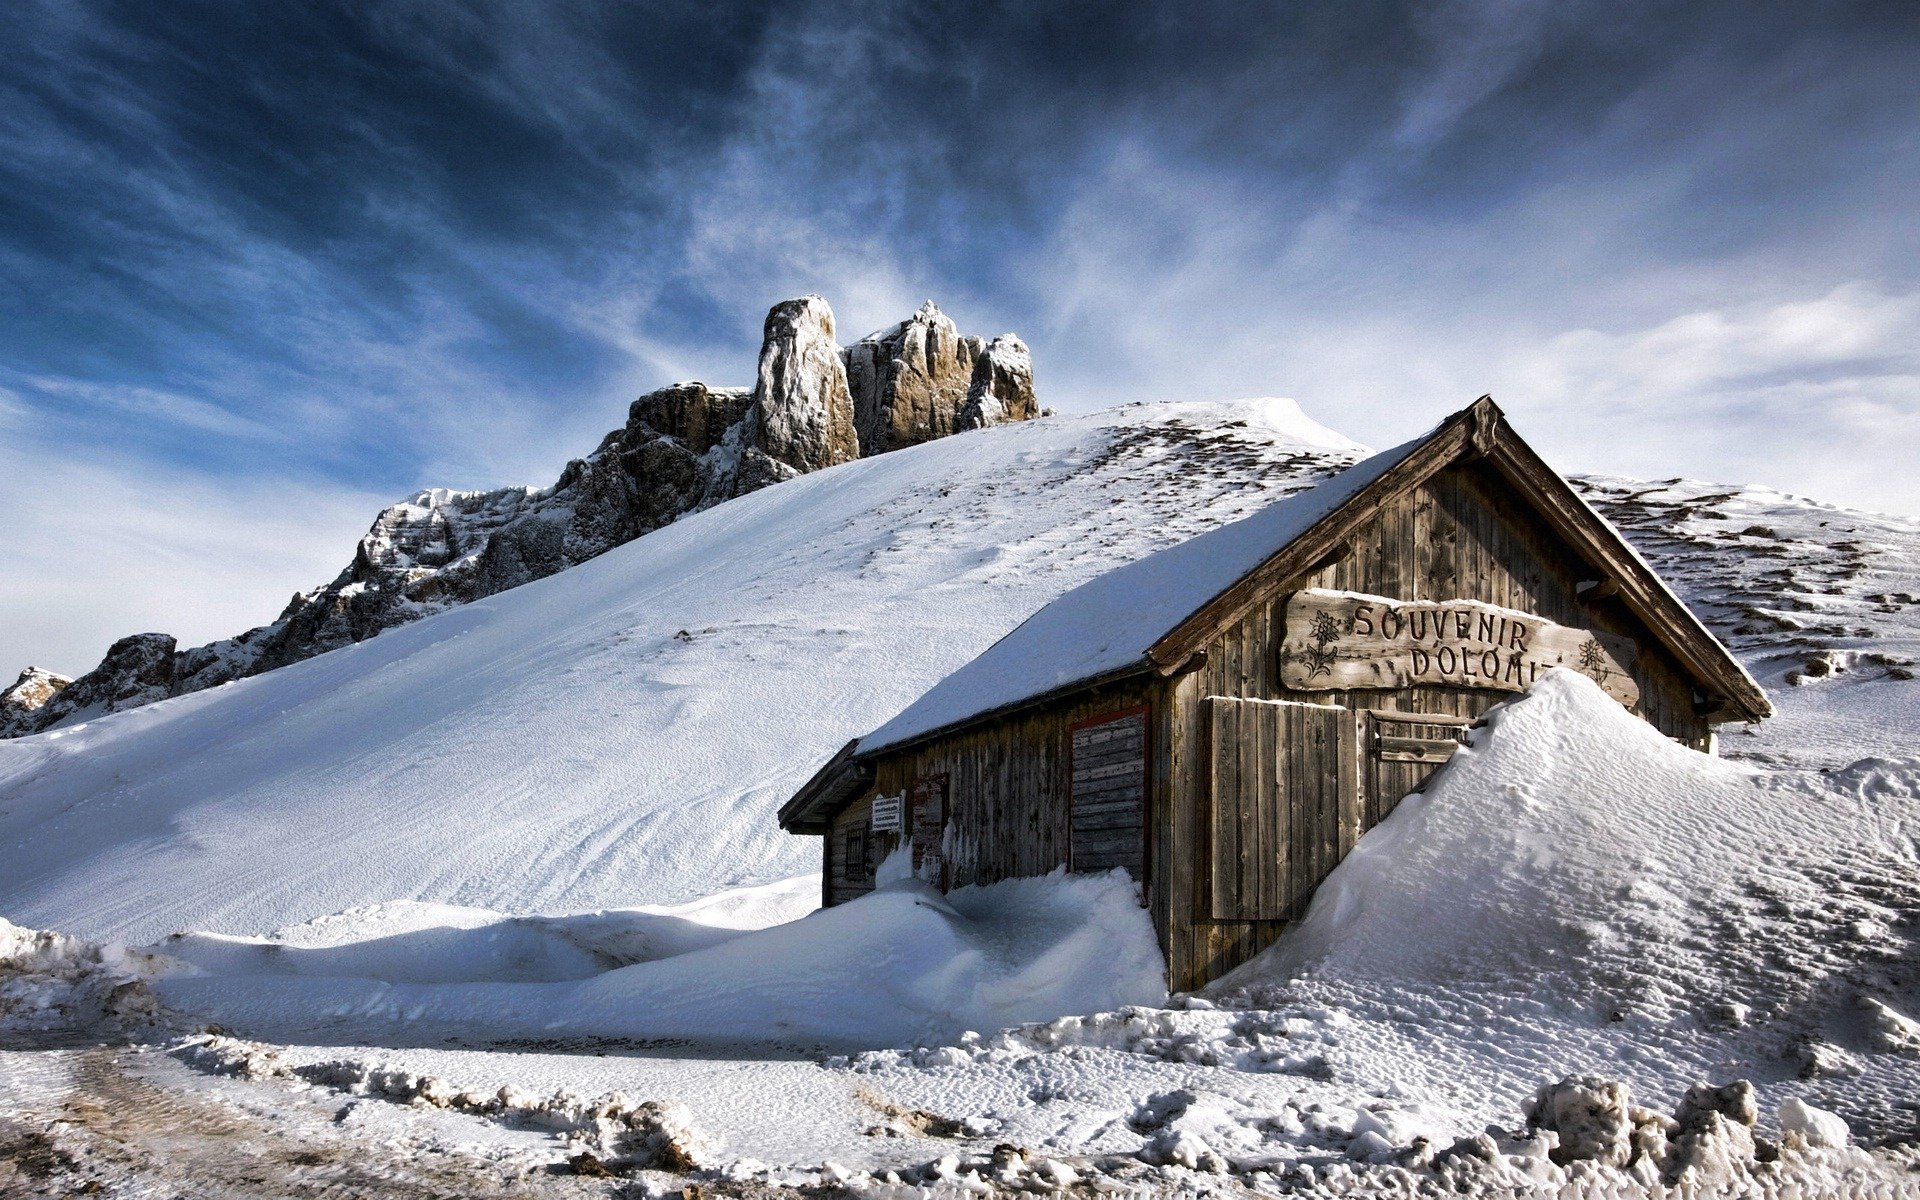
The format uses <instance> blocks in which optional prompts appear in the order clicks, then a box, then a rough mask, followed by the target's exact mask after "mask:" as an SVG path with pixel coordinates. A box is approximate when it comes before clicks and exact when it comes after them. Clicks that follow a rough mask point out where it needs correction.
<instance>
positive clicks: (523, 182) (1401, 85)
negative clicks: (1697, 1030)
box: [0, 0, 1920, 586]
mask: <svg viewBox="0 0 1920 1200" xmlns="http://www.w3.org/2000/svg"><path fill="white" fill-rule="evenodd" d="M0 39H3V40H4V43H5V45H6V46H7V47H8V54H7V56H6V58H5V60H4V63H0V389H4V390H0V401H4V402H5V404H4V405H0V408H5V410H6V411H10V412H12V413H13V414H14V416H13V419H12V423H11V424H10V426H9V428H10V430H11V431H12V432H11V434H10V436H12V437H14V438H15V441H16V444H25V443H26V442H32V443H33V444H34V445H35V446H37V447H39V448H40V449H41V450H42V451H43V452H45V453H47V454H55V455H65V456H67V457H69V458H73V459H76V460H86V459H87V458H88V457H89V456H95V457H97V456H99V455H101V454H105V453H107V452H109V451H111V452H112V453H113V454H115V455H121V456H129V457H128V459H127V461H132V462H140V461H147V462H150V463H152V464H154V465H155V467H156V469H161V468H164V469H166V470H168V471H185V472H188V473H189V474H193V475H196V476H198V477H204V478H207V479H210V480H217V479H221V478H241V477H273V476H276V475H279V474H292V475H295V476H299V477H301V478H303V479H305V480H306V481H307V482H308V483H310V484H312V485H313V486H337V487H341V488H353V489H373V490H375V491H379V492H386V493H398V492H401V491H404V490H407V489H409V488H411V487H414V486H417V485H419V484H424V483H442V482H444V483H451V484H456V485H469V486H477V485H485V484H494V483H499V482H504V481H506V480H508V479H533V480H538V479H541V478H545V477H548V476H550V475H551V473H552V471H553V470H554V469H555V468H556V467H557V465H558V462H559V459H560V458H561V457H562V456H563V455H564V454H566V453H568V452H570V451H577V450H578V449H579V448H580V447H582V446H584V445H587V444H590V443H591V442H592V440H593V439H594V437H595V436H596V435H597V433H598V432H599V431H600V430H602V429H603V428H605V427H607V426H609V425H610V424H611V423H612V422H613V421H614V420H615V419H616V418H617V415H618V413H619V411H620V406H621V405H622V404H623V402H624V400H625V399H626V398H627V397H628V396H629V395H630V394H631V393H633V392H634V391H637V390H639V389H640V388H643V387H646V386H651V385H655V384H658V383H661V382H665V381H667V380H668V379H670V378H674V377H680V376H685V375H705V376H708V377H710V378H717V379H719V380H722V381H727V382H737V381H742V380H744V379H746V378H747V376H748V372H749V371H750V369H751V355H752V352H753V347H754V344H755V342H756V340H757V334H758V328H759V316H760V313H761V311H763V310H764V307H765V306H766V305H767V304H768V303H770V302H771V301H773V300H774V299H777V298H779V297H781V296H784V295H789V294H796V293H799V292H804V291H820V292H823V293H825V294H826V295H828V296H829V297H830V298H831V299H832V300H833V302H834V304H835V306H836V308H837V309H838V310H839V312H840V314H841V317H842V327H843V333H844V334H845V335H847V336H857V335H858V333H860V332H863V331H864V330H865V329H866V328H869V327H873V326H877V325H879V324H881V323H883V322H885V321H888V320H891V319H894V318H897V317H898V316H899V315H900V313H901V312H903V311H905V310H906V309H908V308H910V307H912V306H913V305H915V304H917V303H918V302H919V301H920V300H921V299H924V298H926V297H928V296H933V297H935V298H937V299H939V300H940V301H941V302H942V303H943V304H944V305H946V306H947V307H948V308H949V309H950V310H952V311H954V312H955V313H956V314H957V315H958V316H959V317H960V318H961V319H962V321H963V323H965V324H967V325H968V327H969V328H974V329H982V330H985V331H989V332H994V331H998V330H1000V329H1003V328H1017V329H1019V330H1020V331H1021V332H1022V333H1023V334H1024V335H1026V336H1027V337H1028V339H1029V340H1030V341H1031V342H1032V343H1033V344H1034V346H1035V350H1036V355H1037V358H1038V361H1039V364H1040V373H1041V383H1042V386H1043V388H1045V389H1047V390H1048V393H1049V398H1050V399H1052V400H1053V401H1054V402H1056V403H1060V404H1063V405H1066V406H1069V407H1072V406H1088V405H1093V404H1099V403H1106V402H1114V401H1119V400H1126V399H1137V398H1153V397H1156V396H1170V395H1190V394H1195V393H1206V394H1219V393H1234V392H1239V393H1253V392H1271V391H1285V392H1290V393H1292V394H1295V395H1297V396H1298V397H1299V398H1300V399H1301V400H1302V401H1303V402H1305V403H1306V404H1307V406H1308V407H1309V409H1310V410H1312V411H1315V412H1316V413H1317V414H1318V415H1321V416H1323V417H1325V418H1326V419H1328V420H1329V421H1331V422H1332V423H1334V424H1336V425H1339V426H1342V427H1343V428H1347V429H1348V430H1349V431H1350V432H1353V433H1355V434H1357V435H1359V436H1362V437H1368V438H1374V439H1378V440H1383V441H1384V440H1386V439H1387V438H1389V437H1395V436H1399V435H1401V434H1404V433H1407V432H1411V430H1412V428H1413V427H1416V426H1417V425H1419V424H1421V423H1423V422H1425V421H1427V420H1430V419H1431V418H1432V417H1433V416H1434V415H1436V414H1437V412H1439V411H1441V410H1443V409H1445V408H1447V407H1450V406H1452V405H1454V404H1456V403H1458V402H1461V401H1463V400H1465V399H1470V398H1471V397H1472V395H1475V394H1478V392H1480V391H1483V390H1488V389H1489V388H1492V389H1495V390H1500V391H1503V392H1504V395H1503V398H1505V399H1508V400H1509V401H1510V406H1511V407H1513V408H1514V409H1515V410H1516V411H1518V412H1520V413H1522V414H1523V415H1524V414H1526V413H1528V412H1529V411H1530V410H1531V411H1532V412H1534V413H1537V414H1538V417H1537V419H1538V420H1539V421H1540V422H1541V423H1542V425H1543V426H1544V427H1545V429H1546V430H1547V431H1548V435H1547V436H1548V440H1549V442H1550V443H1551V441H1552V439H1553V437H1555V436H1558V435H1557V434H1555V433H1554V432H1553V431H1554V430H1560V429H1566V430H1574V429H1577V428H1581V427H1583V424H1582V423H1583V421H1585V420H1586V417H1587V414H1586V413H1585V411H1584V409H1582V406H1583V405H1584V406H1585V409H1592V408H1593V407H1594V406H1596V405H1603V404H1604V405H1611V406H1613V409H1612V411H1616V412H1627V411H1634V412H1645V411H1649V410H1650V409H1652V408H1659V407H1660V406H1662V405H1665V406H1667V407H1668V408H1676V407H1677V408H1681V409H1684V408H1686V407H1687V406H1688V405H1689V403H1690V402H1692V401H1700V404H1699V406H1698V407H1699V408H1700V411H1702V412H1711V413H1713V414H1714V419H1715V420H1717V421H1720V422H1722V426H1714V427H1711V428H1706V427H1702V428H1700V429H1688V428H1685V427H1678V428H1667V427H1666V426H1663V427H1662V429H1663V433H1662V436H1663V438H1664V439H1666V440H1665V441H1664V442H1663V443H1662V445H1658V446H1654V447H1652V448H1651V449H1648V448H1644V447H1643V448H1640V449H1638V450H1634V451H1632V452H1629V451H1628V450H1625V449H1620V448H1607V449H1604V450H1602V449H1596V448H1594V447H1593V446H1590V445H1589V444H1587V443H1586V442H1582V441H1579V440H1577V439H1575V438H1573V437H1572V436H1571V435H1568V436H1567V438H1566V439H1565V440H1564V441H1563V442H1562V443H1561V444H1558V445H1553V444H1550V445H1549V449H1550V450H1552V451H1555V452H1556V453H1558V454H1559V455H1561V456H1562V457H1563V458H1570V459H1571V460H1572V465H1575V466H1592V467H1600V468H1612V469H1620V470H1638V469H1656V468H1657V469H1660V470H1662V471H1663V473H1668V474H1671V473H1675V472H1677V471H1681V470H1686V471H1690V472H1692V473H1695V474H1714V473H1722V474H1751V475H1756V476H1759V477H1762V478H1765V479H1767V480H1768V481H1770V482H1775V483H1780V484H1784V485H1787V486H1793V487H1798V488H1801V489H1803V490H1816V491H1817V490H1825V491H1826V492H1828V494H1830V495H1832V496H1833V497H1834V498H1837V499H1849V498H1851V499H1856V500H1867V501H1871V502H1874V503H1878V504H1880V505H1882V506H1885V507H1907V508H1920V497H1916V496H1914V495H1913V494H1912V493H1911V492H1900V491H1898V490H1897V489H1898V488H1899V487H1901V486H1910V485H1896V484H1892V483H1887V482H1885V480H1887V479H1891V478H1894V473H1891V472H1876V473H1875V478H1876V480H1879V482H1874V483H1872V484H1870V485H1869V484H1861V485H1859V486H1857V487H1856V486H1854V483H1853V480H1852V477H1851V476H1850V475H1849V474H1848V473H1847V470H1846V468H1845V467H1844V465H1843V464H1844V463H1845V461H1846V454H1845V452H1844V444H1845V442H1846V439H1848V438H1854V439H1858V438H1859V437H1860V436H1861V427H1860V422H1862V421H1867V420H1872V421H1875V422H1878V423H1879V426H1878V438H1877V440H1878V441H1880V442H1883V443H1885V444H1886V445H1887V446H1888V447H1890V448H1889V449H1888V450H1887V451H1886V452H1887V453H1889V454H1895V453H1901V454H1911V453H1913V452H1916V451H1920V399H1916V398H1915V397H1914V385H1913V382H1912V380H1913V377H1914V376H1915V375H1916V374H1920V371H1916V369H1915V367H1914V363H1913V358H1912V353H1913V352H1912V350H1911V346H1912V344H1913V343H1912V340H1911V338H1910V337H1908V335H1909V334H1910V333H1911V332H1912V330H1911V328H1910V326H1909V324H1905V323H1903V322H1911V320H1912V319H1913V317H1912V310H1911V306H1910V305H1909V304H1908V299H1909V298H1910V296H1911V295H1912V294H1913V293H1915V292H1916V291H1920V281H1916V279H1915V278H1914V275H1915V268H1914V267H1913V266H1912V265H1911V264H1912V263H1913V262H1914V261H1916V251H1920V245H1916V244H1915V243H1916V233H1915V228H1916V222H1914V221H1913V220H1912V196H1913V194H1914V191H1915V185H1916V184H1920V143H1916V141H1915V139H1914V137H1913V134H1912V128H1913V125H1912V113H1913V79H1914V78H1915V77H1916V75H1920V71H1916V67H1920V9H1916V8H1915V7H1914V6H1913V5H1912V4H1911V3H1908V2H1905V0H1901V2H1897V3H1884V4H1846V3H1835V4H1814V5H1808V4H1784V3H1755V2H1752V0H1707V2H1703V3H1693V4H1686V5H1671V4H1654V3H1625V4H1620V3H1605V4H1603V3H1598V2H1597V0H1572V2H1552V0H1469V2H1465V3H1443V4H1432V3H1413V2H1411V0H1408V2H1397V3H1388V2H1384V0H1355V2H1353V3H1344V4H1331V5H1329V4H1288V5H1247V4H1204V3H1201V4H1182V5H1146V4H1126V3H1111V2H1103V3H1061V4H1034V3H1001V4H966V5H957V4H956V5H944V4H919V5H912V6H905V5H892V4H880V3H788V4H780V5H775V4H765V3H762V4H753V3H742V4H727V5H713V4H705V3H649V4H611V3H602V2H579V3H544V4H535V3H522V2H518V0H501V2H498V3H451V2H447V3H428V2H399V0H355V2H352V3H347V2H340V3H317V2H316V3H303V4H254V3H242V2H238V0H235V2H231V3H187V2H183V3H170V4H164V5H160V4H151V3H137V2H131V0H129V2H125V3H106V2H92V3H87V2H81V3H69V2H66V0H23V2H22V3H19V4H14V5H10V6H7V8H6V9H5V11H4V13H0ZM1840 320H1853V321H1862V322H1865V326H1864V327H1866V328H1870V329H1871V330H1873V331H1875V333H1874V339H1877V340H1874V339H1868V340H1867V341H1865V342H1862V341H1861V340H1860V338H1858V337H1857V336H1854V337H1849V338H1838V336H1837V335H1835V337H1834V338H1833V339H1830V340H1834V341H1836V342H1844V343H1845V344H1843V345H1842V344H1834V345H1827V344H1824V343H1820V340H1819V334H1818V331H1820V330H1827V329H1829V328H1830V327H1831V324H1832V322H1834V321H1840ZM1809 330H1811V331H1814V332H1808V331H1809ZM1753 331H1771V332H1770V333H1769V334H1768V336H1782V337H1787V338H1788V340H1789V342H1792V339H1793V338H1794V337H1802V338H1805V339H1811V340H1810V341H1807V342H1806V344H1805V345H1804V346H1803V349H1804V353H1802V354H1800V355H1799V356H1798V357H1796V356H1795V355H1793V354H1787V355H1784V356H1782V355H1780V354H1777V353H1774V352H1773V351H1770V350H1769V351H1766V352H1764V353H1763V352H1762V350H1763V345H1762V340H1760V339H1759V335H1758V334H1756V333H1754V332H1753ZM1688 338H1691V339H1692V340H1691V341H1688V340H1687V339H1688ZM1677 341H1685V342H1686V344H1685V346H1683V347H1678V348H1674V347H1675V343H1676V342H1677ZM1792 344H1794V345H1800V344H1801V343H1798V342H1793V343H1792ZM1594 347H1612V348H1624V349H1625V350H1627V351H1630V353H1626V354H1625V355H1612V356H1609V355H1606V354H1598V353H1596V352H1595V351H1594V350H1593V348H1594ZM1663 348H1669V349H1663ZM1662 353H1671V354H1672V355H1673V356H1674V358H1675V359H1676V360H1677V361H1681V362H1684V363H1686V364H1689V366H1688V368H1687V369H1686V370H1673V369H1668V368H1667V367H1665V366H1663V364H1664V363H1666V362H1667V361H1668V360H1667V359H1664V358H1662V357H1661V355H1662ZM1741 355H1745V356H1746V360H1753V361H1746V360H1741V361H1735V359H1737V358H1739V356H1741ZM1621 362H1632V363H1633V364H1636V365H1635V367H1634V368H1633V369H1634V371H1636V372H1637V374H1633V375H1631V376H1628V375H1625V374H1620V372H1621V371H1624V370H1625V369H1626V368H1624V367H1618V366H1617V365H1616V366H1610V365H1609V364H1618V363H1621ZM1609 371H1613V372H1614V374H1611V375H1610V374H1608V373H1607V372H1609ZM1750 378H1751V379H1761V380H1764V381H1765V385H1764V387H1763V388H1761V390H1762V391H1763V392H1764V393H1765V395H1766V396H1767V397H1769V399H1766V400H1765V401H1764V402H1761V401H1756V402H1754V403H1752V404H1746V405H1737V404H1729V403H1725V402H1724V398H1725V397H1727V396H1729V395H1730V394H1732V393H1733V392H1734V391H1737V390H1738V388H1739V387H1740V386H1742V385H1741V384H1740V381H1741V380H1745V379H1750ZM1756 386H1759V385H1756ZM1688 389H1693V390H1692V391H1689V390H1688ZM1702 397H1705V398H1709V399H1710V402H1709V401H1708V400H1701V398H1702ZM1863 397H1865V398H1867V399H1862V398H1863ZM1788 398H1794V399H1793V400H1792V402H1798V403H1805V404H1809V405H1813V406H1818V405H1821V404H1828V405H1829V406H1830V407H1831V408H1832V410H1833V411H1835V412H1839V413H1845V414H1852V415H1851V416H1848V417H1846V418H1845V419H1844V420H1839V421H1837V423H1830V424H1829V426H1825V427H1821V428H1819V429H1814V430H1813V431H1812V432H1811V433H1809V432H1808V430H1807V429H1801V430H1797V431H1793V432H1792V433H1791V435H1788V434H1782V433H1778V430H1779V427H1780V417H1779V413H1780V411H1781V410H1782V407H1783V406H1787V405H1789V403H1790V401H1789V399H1788ZM1752 412H1764V413H1765V416H1764V417H1759V416H1750V415H1743V414H1750V413H1752ZM1863 414H1864V415H1863ZM1746 420H1750V421H1752V422H1753V425H1752V426H1751V427H1750V428H1744V429H1743V428H1733V427H1723V426H1726V424H1727V423H1731V424H1732V426H1737V425H1738V424H1739V422H1741V421H1746ZM1849 421H1851V422H1852V424H1848V423H1847V422H1849ZM1784 436H1792V437H1793V438H1795V439H1796V441H1795V443H1794V445H1793V452H1792V453H1791V454H1789V453H1787V452H1785V449H1784V443H1782V442H1780V441H1778V440H1772V441H1770V440H1769V439H1770V438H1775V439H1777V438H1778V437H1784ZM1809 437H1811V438H1812V439H1813V444H1814V445H1815V446H1816V447H1817V448H1818V453H1808V452H1807V451H1806V449H1805V443H1807V440H1808V438H1809ZM1902 439H1910V440H1902ZM1663 454H1664V455H1665V457H1664V458H1663V457H1662V455H1663ZM1690 456H1691V457H1690ZM115 461H121V460H120V459H116V460H115ZM1823 464H1824V465H1823ZM276 586H277V585H276Z"/></svg>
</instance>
